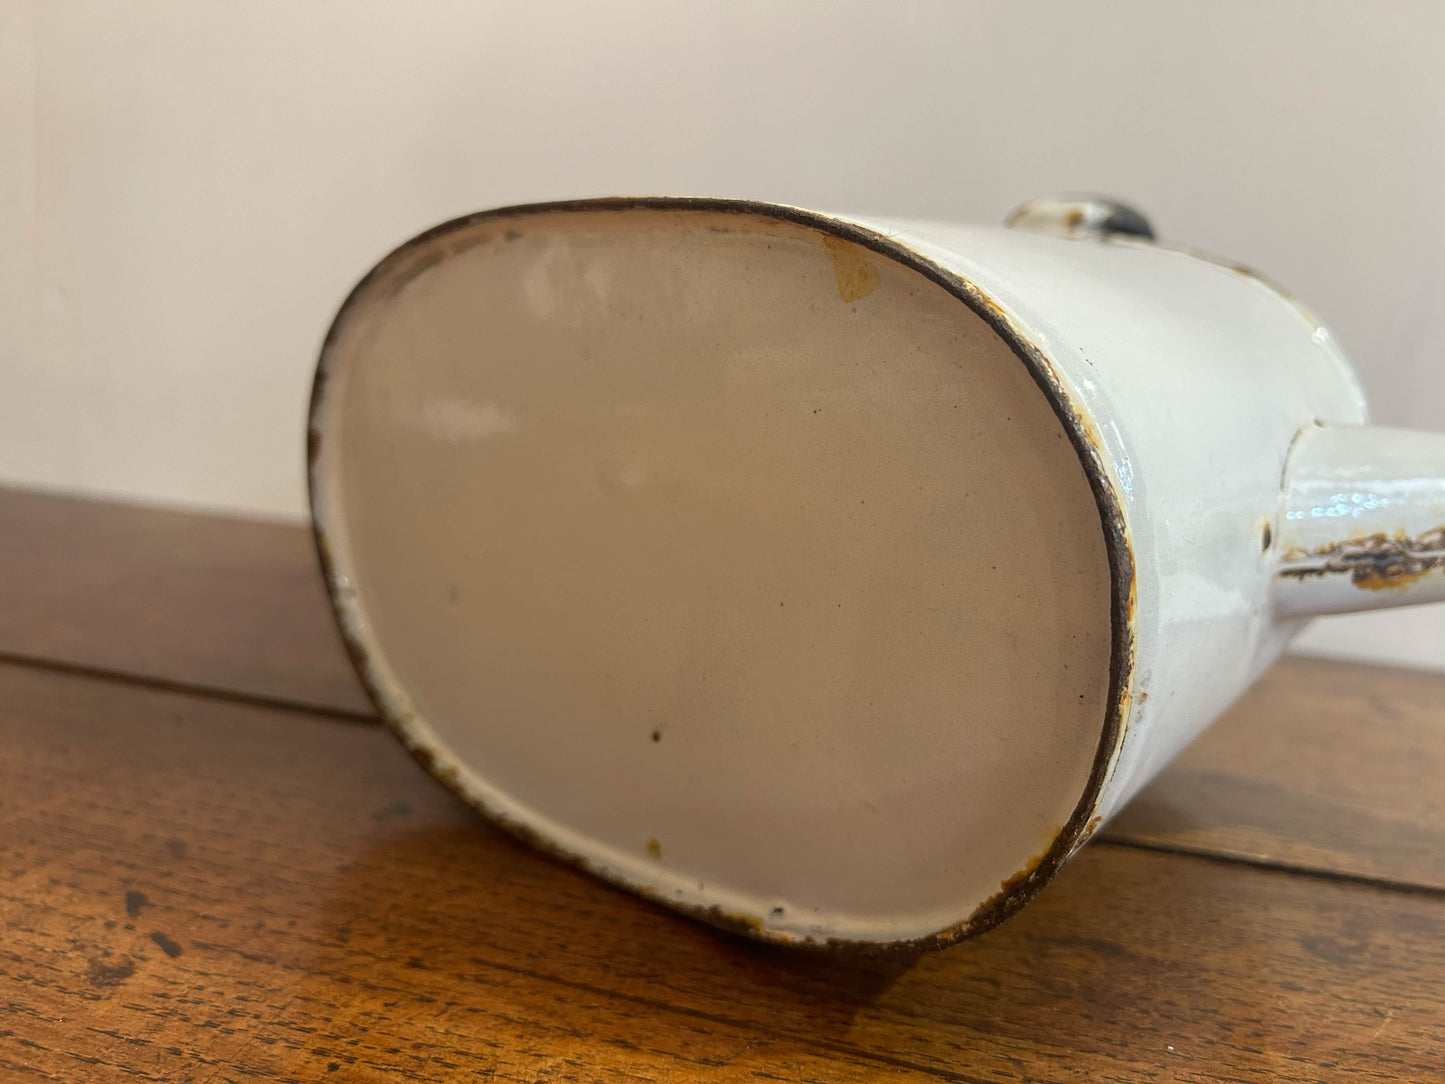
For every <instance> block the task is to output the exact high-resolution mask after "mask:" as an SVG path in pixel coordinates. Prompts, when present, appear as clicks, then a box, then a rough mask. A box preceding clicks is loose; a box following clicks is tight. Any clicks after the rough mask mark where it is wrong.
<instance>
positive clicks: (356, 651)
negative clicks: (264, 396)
mask: <svg viewBox="0 0 1445 1084" xmlns="http://www.w3.org/2000/svg"><path fill="white" fill-rule="evenodd" d="M645 210H656V211H695V212H700V213H708V214H736V215H755V216H758V217H762V218H768V219H773V220H775V221H782V222H790V223H793V224H794V225H798V226H803V227H805V228H807V229H812V230H816V231H818V232H819V233H822V234H826V235H829V236H833V237H838V238H841V239H843V240H845V241H849V242H851V243H852V244H855V245H858V246H859V247H860V248H866V249H869V250H871V251H873V252H876V253H878V254H879V255H880V256H884V257H886V258H887V259H890V260H893V261H894V262H895V263H899V264H902V265H903V266H904V267H907V268H909V269H910V270H913V271H915V272H917V273H918V274H920V275H922V276H923V277H924V278H926V279H928V280H929V281H931V282H933V283H935V284H937V285H938V286H940V287H942V288H943V289H944V290H946V291H947V292H948V293H950V294H951V295H953V296H954V297H956V298H958V300H960V301H962V302H963V303H964V304H965V305H967V306H968V307H969V308H970V309H971V310H972V311H973V312H974V313H975V314H976V315H978V316H979V317H980V318H981V319H982V320H983V321H984V322H985V323H987V324H988V325H989V327H991V328H992V329H993V330H994V332H995V333H997V334H998V335H999V337H1000V338H1002V339H1003V340H1004V342H1006V343H1007V344H1008V345H1009V348H1010V349H1011V350H1012V351H1013V352H1014V354H1015V356H1016V357H1018V359H1019V360H1020V361H1021V362H1023V364H1024V366H1025V367H1026V368H1027V369H1028V371H1029V373H1030V375H1031V376H1032V377H1033V379H1034V383H1036V384H1037V385H1038V386H1039V389H1040V390H1041V391H1042V392H1043V393H1044V395H1045V396H1046V397H1047V398H1048V400H1049V403H1050V405H1051V406H1052V407H1053V410H1054V414H1055V415H1056V416H1057V417H1058V419H1059V421H1060V422H1061V423H1062V424H1063V426H1064V430H1065V432H1067V433H1068V435H1069V440H1070V442H1071V443H1072V444H1073V446H1074V451H1075V452H1076V453H1077V455H1078V457H1079V462H1080V464H1081V465H1082V466H1083V468H1084V474H1085V476H1086V477H1087V478H1088V480H1089V487H1090V489H1091V490H1092V491H1093V494H1094V501H1095V503H1096V505H1097V506H1098V509H1099V518H1100V525H1101V527H1102V528H1103V533H1104V542H1105V548H1106V549H1107V551H1108V555H1109V574H1110V580H1111V590H1110V598H1111V604H1110V611H1111V624H1112V630H1111V631H1112V636H1111V650H1110V660H1109V697H1108V706H1107V709H1106V713H1105V718H1104V725H1103V730H1102V733H1101V734H1100V737H1099V744H1098V747H1097V748H1096V750H1095V753H1094V762H1093V766H1092V768H1091V769H1090V772H1089V779H1088V783H1087V784H1086V786H1085V788H1084V793H1083V795H1082V796H1081V797H1080V799H1079V802H1078V804H1077V805H1076V806H1075V807H1074V811H1073V813H1072V815H1071V816H1070V817H1069V820H1068V821H1067V823H1065V824H1064V826H1063V828H1061V829H1060V831H1059V833H1058V835H1057V836H1055V838H1054V841H1053V843H1052V845H1051V846H1050V847H1049V848H1048V849H1047V850H1046V851H1045V852H1043V854H1041V855H1040V856H1039V857H1038V858H1037V859H1036V860H1035V861H1034V862H1033V864H1032V865H1030V866H1027V867H1025V868H1023V869H1021V870H1019V871H1018V872H1017V873H1016V874H1014V875H1013V876H1012V877H1010V878H1008V879H1007V880H1005V881H1003V882H1002V883H1001V884H1000V886H999V891H998V893H996V894H995V895H994V896H993V897H991V898H990V899H988V900H986V901H985V902H984V903H983V904H982V905H980V906H979V907H978V908H977V909H976V910H975V911H974V912H973V914H972V915H970V916H969V917H968V918H966V919H964V920H962V921H960V922H958V923H955V924H954V925H952V926H949V927H946V928H944V929H942V930H939V931H938V932H936V933H932V934H928V935H926V936H924V937H918V938H913V939H911V940H908V941H891V942H876V941H862V940H852V939H846V938H829V939H826V940H822V941H819V940H814V939H812V938H807V939H802V940H800V939H797V938H793V937H785V936H778V935H774V934H771V933H769V932H768V931H767V930H766V929H765V928H764V927H763V925H762V921H761V920H760V919H758V918H756V917H754V916H751V915H733V914H729V913H727V912H724V911H722V910H721V909H720V908H718V907H716V906H713V907H700V906H691V905H686V904H679V903H677V902H676V901H672V900H668V899H665V898H662V897H661V896H655V895H649V894H648V893H646V892H641V894H642V895H644V896H647V897H648V898H651V899H655V900H656V901H657V902H659V903H662V904H665V905H666V906H667V907H669V908H671V909H673V910H678V911H682V912H684V913H686V914H689V915H692V916H693V917H695V918H699V919H701V920H702V921H704V922H707V923H710V924H711V925H714V926H718V927H720V928H723V929H726V930H729V931H731V932H735V933H741V934H745V935H747V936H749V937H752V938H755V939H759V940H763V941H769V942H773V943H776V944H781V945H787V946H794V947H804V948H808V947H811V948H825V949H849V950H854V951H859V950H861V951H866V952H880V951H886V952H890V953H892V952H916V951H919V950H924V949H936V948H943V947H946V946H948V945H951V944H954V943H955V942H957V941H961V940H963V939H965V938H968V937H973V936H975V935H977V934H980V933H983V932H984V931H986V930H989V929H992V928H993V927H994V926H997V925H998V924H999V923H1000V922H1002V921H1003V920H1004V919H1006V918H1008V917H1009V916H1010V915H1013V914H1014V913H1015V912H1017V911H1018V910H1019V909H1020V908H1021V907H1023V906H1024V904H1026V903H1028V902H1029V901H1030V900H1031V899H1033V898H1034V896H1036V895H1037V894H1038V893H1039V891H1040V890H1041V889H1042V888H1043V887H1044V886H1045V885H1046V884H1048V883H1049V881H1051V880H1053V878H1054V875H1055V874H1057V873H1058V871H1059V869H1060V868H1061V867H1062V866H1063V864H1064V862H1065V861H1067V860H1068V858H1069V856H1070V855H1071V854H1073V852H1074V851H1076V850H1077V849H1078V848H1079V847H1080V846H1082V845H1083V844H1084V843H1085V842H1086V841H1087V840H1088V838H1089V836H1090V835H1091V834H1092V832H1093V830H1094V828H1095V827H1096V826H1097V824H1098V818H1096V817H1095V816H1094V810H1095V808H1096V807H1097V804H1098V800H1099V797H1100V795H1101V794H1102V792H1103V789H1104V784H1105V782H1106V780H1107V776H1108V770H1109V765H1110V763H1111V762H1112V760H1113V756H1114V753H1115V750H1116V748H1117V746H1118V744H1119V742H1120V741H1121V739H1122V737H1123V734H1124V730H1125V724H1126V721H1127V717H1128V713H1129V707H1130V705H1129V697H1128V688H1129V678H1130V674H1131V672H1132V670H1133V663H1134V616H1135V590H1134V576H1135V568H1134V555H1133V549H1132V546H1131V544H1130V540H1129V531H1128V524H1127V522H1126V520H1125V518H1124V513H1123V507H1122V505H1121V504H1120V502H1119V500H1118V497H1117V494H1116V493H1115V492H1114V489H1113V486H1112V485H1111V484H1110V482H1109V477H1108V473H1107V471H1106V469H1105V463H1106V461H1107V453H1106V451H1105V448H1104V443H1103V440H1102V438H1101V437H1100V435H1099V433H1098V432H1097V430H1096V429H1095V427H1094V426H1093V424H1092V422H1091V421H1089V420H1088V419H1087V418H1085V417H1084V416H1082V415H1081V414H1079V413H1078V412H1077V411H1076V410H1075V409H1074V405H1073V403H1072V402H1070V400H1069V398H1068V395H1067V393H1066V392H1065V390H1064V388H1063V386H1062V384H1061V383H1060V382H1059V379H1058V377H1057V376H1056V374H1055V373H1054V371H1053V367H1052V366H1051V365H1050V364H1049V361H1048V359H1047V358H1046V357H1045V355H1044V353H1043V351H1041V350H1040V349H1039V348H1038V347H1037V346H1036V345H1035V344H1034V343H1032V342H1030V341H1029V340H1028V339H1027V338H1025V337H1024V335H1023V334H1022V333H1021V332H1020V331H1019V330H1018V329H1017V328H1015V327H1014V326H1013V324H1012V323H1011V322H1010V321H1009V319H1008V317H1007V316H1006V315H1005V313H1004V312H1003V310H1002V309H1001V308H1000V307H999V306H998V305H997V303H995V302H994V301H993V299H992V298H990V297H989V296H988V295H987V294H985V293H984V292H983V291H982V290H980V289H979V288H978V287H976V286H975V285H973V283H971V282H969V281H967V280H966V279H964V278H963V277H962V276H960V275H958V274H955V273H954V272H952V271H949V270H947V269H946V268H943V267H940V266H939V265H938V264H936V263H934V262H933V261H932V260H929V259H927V258H925V257H923V256H922V255H920V254H919V253H917V252H915V251H914V250H912V249H910V248H908V247H907V246H906V245H903V244H900V243H899V242H897V241H895V240H893V239H892V238H890V237H887V236H886V235H884V234H881V233H878V232H876V231H874V230H871V229H868V228H866V227H863V226H859V225H855V224H853V223H851V222H847V221H841V220H839V219H835V218H830V217H829V216H827V215H824V214H820V213H817V212H814V211H805V210H802V209H800V208H796V207H787V206H782V205H778V204H772V203H765V202H760V201H756V200H742V199H710V198H695V197H671V196H657V197H638V198H629V197H608V198H601V199H583V200H563V201H558V202H553V203H530V204H518V205H515V206H511V207H498V208H495V209H493V210H488V211H477V212H475V213H473V214H469V215H463V216H462V217H460V218H454V219H451V220H449V221H447V222H443V223H441V224H440V225H437V226H433V227H432V228H431V229H429V230H426V231H424V232H422V233H419V234H417V235H416V236H415V237H413V238H412V239H411V240H409V241H406V242H404V243H403V244H401V245H399V246H397V247H396V248H395V249H393V250H392V251H391V252H390V253H388V254H387V255H386V256H385V257H383V258H382V259H381V260H380V261H379V262H378V263H377V264H376V266H374V267H373V268H372V269H371V270H370V271H368V272H367V273H366V275H364V276H363V277H362V279H361V280H360V281H359V282H358V283H357V284H356V285H355V286H354V287H353V288H352V290H351V292H350V293H349V294H348V295H347V297H346V300H345V301H343V302H342V304H341V307H340V308H339V309H338V310H337V313H336V317H335V318H334V319H333V320H332V322H331V326H330V328H329V329H328V331H327V333H326V338H325V339H324V340H323V342H322V346H321V353H320V358H319V360H318V362H317V366H316V374H315V378H314V380H313V382H312V386H311V400H310V405H309V408H308V410H307V439H306V461H307V471H306V479H307V488H308V493H309V497H310V508H311V513H312V515H311V524H312V536H313V538H314V539H315V542H316V551H317V556H318V558H319V560H320V562H321V568H322V573H323V577H324V580H325V583H326V592H327V596H328V597H329V599H330V600H331V609H332V614H333V616H334V617H335V618H336V620H337V626H338V628H339V631H340V633H341V638H342V642H343V643H344V644H345V646H346V651H347V654H348V655H349V656H350V657H351V661H352V664H353V665H354V667H355V668H356V672H357V674H358V675H359V677H360V678H361V682H362V684H363V685H364V686H365V688H366V691H367V694H368V695H369V696H370V697H371V699H372V701H373V703H375V704H376V707H377V711H378V713H379V714H380V716H381V718H382V719H383V720H384V721H385V723H386V725H387V726H388V727H389V728H390V729H391V730H392V731H393V732H394V733H395V734H396V735H397V737H398V738H400V739H401V741H402V744H403V745H404V746H405V747H406V748H407V750H408V751H409V752H410V753H411V754H412V756H413V757H415V758H416V760H417V761H418V762H419V763H420V764H421V765H422V767H424V768H425V769H426V770H427V771H428V772H429V773H430V774H432V775H433V776H434V777H436V778H437V779H438V780H439V781H440V782H441V783H442V784H443V785H445V786H446V787H447V788H448V789H449V790H451V791H452V792H453V793H455V794H456V795H457V796H458V797H459V798H460V799H462V801H464V802H466V803H467V804H468V805H470V806H472V807H473V808H475V809H478V810H479V811H480V812H481V813H483V814H484V815H485V816H487V817H488V818H489V819H491V820H493V821H494V822H495V823H497V824H498V825H500V826H501V827H502V828H504V829H506V830H507V831H508V832H510V833H512V834H513V835H515V836H518V837H519V838H521V839H523V840H525V841H526V842H528V843H530V844H532V845H533V846H536V847H538V848H539V849H541V850H543V851H545V852H547V853H549V854H551V855H553V856H554V857H557V858H560V859H562V860H563V861H566V862H568V863H570V864H572V865H574V866H578V867H580V868H582V869H584V870H587V871H588V872H589V873H592V874H594V875H595V876H598V877H600V878H602V879H603V880H606V881H609V882H611V883H612V884H615V885H618V886H620V887H622V888H625V889H627V890H628V891H629V892H633V893H639V892H640V891H641V890H640V889H639V887H638V886H637V885H634V884H631V883H630V882H628V881H626V880H625V879H624V878H622V877H619V876H617V875H616V874H613V873H611V872H610V871H608V870H604V869H599V868H597V867H596V866H594V865H593V864H592V863H591V862H589V861H588V860H587V859H586V858H585V857H584V856H582V855H579V854H575V853H572V852H570V851H567V850H564V849H562V848H560V847H558V846H556V845H555V844H553V843H552V842H551V841H550V840H548V839H546V838H544V837H542V836H541V835H540V834H539V833H537V832H536V831H534V830H533V829H531V828H530V827H529V826H527V825H525V824H521V823H518V822H516V821H514V820H512V819H511V818H507V817H501V816H498V815H497V813H496V812H495V811H494V810H490V809H488V808H487V807H486V806H485V804H484V803H482V802H481V801H479V800H478V798H477V797H476V796H475V795H473V794H470V793H468V792H467V790H466V789H465V788H464V787H463V786H462V785H461V783H460V780H458V779H457V778H456V775H455V773H454V772H450V771H440V770H438V766H437V764H436V756H435V753H434V752H433V751H432V750H430V749H427V748H425V747H423V746H421V745H420V744H419V743H418V742H417V741H416V739H415V737H414V735H412V734H410V733H409V732H408V731H407V729H406V726H405V723H404V722H403V721H402V720H399V719H396V718H394V717H393V715H392V713H391V712H390V711H389V710H388V709H387V706H386V703H387V700H386V697H385V695H383V693H382V691H381V690H380V689H379V688H378V687H377V683H376V678H375V672H374V670H373V668H372V666H371V663H370V659H369V657H368V652H367V648H366V647H365V646H364V645H363V644H362V643H361V642H360V641H359V640H358V639H357V637H356V636H355V635H354V633H353V631H352V630H351V629H350V628H349V626H348V623H347V621H346V620H345V619H344V614H343V603H342V600H341V597H340V591H341V588H340V584H339V582H338V571H337V569H336V566H335V562H334V558H333V555H332V553H331V546H330V542H329V540H328V537H327V533H326V530H325V528H324V527H323V526H322V525H321V523H320V521H319V518H318V516H317V508H318V505H319V503H320V491H321V486H320V484H319V482H318V478H317V464H318V461H319V457H320V450H321V440H322V433H321V431H320V425H319V418H318V415H319V413H320V408H321V404H322V402H323V400H324V397H325V386H326V381H327V379H328V377H329V375H330V355H331V350H332V348H333V347H334V345H335V343H336V341H337V339H338V337H339V335H340V332H341V330H342V328H343V327H344V326H345V325H346V323H347V321H348V319H349V318H350V317H351V316H352V314H353V309H355V308H357V306H358V305H359V304H360V303H361V301H362V299H364V297H365V296H366V294H367V293H368V291H369V288H370V287H371V286H373V285H374V284H375V283H377V282H379V281H381V280H382V279H383V278H384V277H385V275H386V274H387V273H389V272H390V271H391V270H392V269H393V268H395V267H396V266H397V265H398V264H400V263H401V262H403V261H404V260H405V259H407V258H408V257H409V256H411V255H412V254H413V253H415V252H417V251H418V250H419V249H421V248H423V247H424V246H426V245H427V244H429V243H430V242H432V241H434V240H436V239H437V238H440V237H444V236H446V235H448V234H450V233H453V232H456V231H459V230H463V229H465V228H467V227H470V226H473V225H476V224H477V223H479V222H486V221H488V220H500V219H505V218H514V217H523V216H537V215H543V214H556V213H576V212H592V211H602V212H607V211H645Z"/></svg>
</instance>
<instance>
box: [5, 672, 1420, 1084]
mask: <svg viewBox="0 0 1445 1084" xmlns="http://www.w3.org/2000/svg"><path fill="white" fill-rule="evenodd" d="M0 741H3V746H0V747H3V749H4V750H5V752H4V756H3V757H0V845H3V850H0V923H3V928H4V937H3V939H0V997H3V1001H4V1003H5V1008H4V1011H3V1014H0V1065H3V1067H4V1075H5V1077H6V1079H15V1080H28V1079H38V1080H45V1079H49V1080H62V1081H78V1080H91V1079H96V1080H100V1079H105V1080H110V1079H124V1078H127V1077H136V1078H139V1079H150V1080H168V1081H210V1080H214V1081H242V1080H249V1079H258V1078H259V1079H267V1080H282V1081H303V1080H304V1081H310V1080H336V1079H342V1080H364V1081H370V1080H416V1081H433V1080H437V1081H440V1080H454V1079H472V1078H477V1079H499V1080H515V1081H524V1080H525V1081H536V1080H559V1081H560V1080H603V1079H606V1080H612V1079H619V1080H627V1079H636V1080H683V1079H686V1080H692V1079H707V1080H714V1079H715V1080H742V1079H754V1078H761V1079H784V1080H827V1081H834V1080H854V1079H868V1080H873V1079H894V1078H898V1079H920V1080H926V1079H946V1080H956V1081H985V1080H990V1081H993V1080H1058V1081H1101V1080H1117V1081H1131V1082H1133V1081H1156V1080H1157V1081H1174V1080H1179V1081H1225V1080H1229V1081H1265V1080H1271V1081H1272V1080H1283V1081H1319V1080H1346V1079H1349V1080H1357V1079H1378V1080H1418V1081H1434V1080H1442V1079H1445V993H1442V990H1445V900H1442V898H1441V895H1440V894H1438V893H1433V892H1429V891H1402V890H1397V889H1391V888H1383V887H1378V886H1373V885H1367V884H1356V883H1345V882H1339V881H1330V880H1325V879H1320V878H1314V877H1305V876H1299V875H1294V874H1289V873H1283V872H1275V871H1265V870H1260V869H1255V868H1250V867H1247V866H1241V865H1238V864H1232V863H1227V862H1219V861H1212V860H1202V859H1198V858H1194V857H1189V856H1180V855H1173V854H1163V853H1154V852H1148V851H1143V850H1139V849H1136V848H1133V847H1118V846H1109V845H1094V846H1091V847H1090V848H1088V849H1087V850H1086V851H1085V852H1084V853H1083V854H1081V855H1080V856H1079V857H1078V858H1077V859H1076V860H1075V862H1074V863H1073V864H1071V866H1070V867H1069V868H1068V869H1066V870H1065V872H1064V873H1063V874H1062V875H1061V876H1060V878H1059V879H1058V880H1057V881H1056V882H1055V884H1054V885H1053V886H1051V887H1050V888H1049V889H1048V890H1046V891H1045V893H1044V894H1043V895H1042V896H1041V897H1040V898H1039V900H1038V901H1036V903H1035V904H1034V905H1033V906H1031V907H1030V908H1029V909H1028V910H1027V911H1025V912H1024V913H1023V914H1021V915H1020V916H1018V917H1017V918H1015V919H1014V920H1012V921H1010V922H1009V923H1007V924H1006V925H1004V926H1003V927H1001V928H999V929H998V930H996V931H994V932H992V933H990V934H989V935H986V936H985V937H983V938H981V939H979V940H977V941H974V942H969V943H966V944H963V945H960V946H956V947H955V948H953V949H949V950H947V951H944V952H941V953H936V954H931V955H925V956H922V957H884V958H854V959H839V958H830V957H819V956H812V955H807V954H799V953H796V952H787V951H782V950H777V949H769V948H765V947H761V946H754V945H751V944H745V943H742V942H739V941H736V940H734V939H732V938H729V937H727V936H724V935H719V934H716V933H714V932H712V931H710V930H707V929H705V928H703V927H701V926H698V925H697V924H695V923H693V922H690V921H688V920H686V919H682V918H679V917H677V916H674V915H672V914H670V913H667V912H665V911H662V910H660V909H658V908H656V907H654V906H652V905H650V904H647V903H646V902H644V901H641V900H638V899H635V898H633V897H631V896H628V895H626V894H623V893H619V892H616V891H613V890H611V889H608V888H606V887H605V886H603V885H600V884H599V883H597V882H595V881H593V880H592V879H591V878H588V877H586V876H583V875H581V874H577V873H574V872H573V871H571V870H569V869H567V868H565V867H562V866H560V865H558V864H556V863H554V862H552V861H550V860H548V859H546V858H544V857H542V856H540V855H538V854H535V853H533V852H532V851H531V850H529V849H527V848H525V847H523V846H521V845H519V844H516V843H513V842H512V841H510V840H509V839H507V838H505V837H503V836H501V835H500V834H499V833H497V832H495V831H494V830H492V829H490V828H489V827H487V826H486V825H485V824H483V823H481V822H480V821H479V820H478V819H477V818H476V817H474V816H473V815H472V814H471V813H470V812H469V811H467V810H466V809H464V808H462V807H461V806H460V805H459V804H457V803H456V802H455V801H454V800H452V799H451V798H450V797H449V796H448V795H446V794H445V793H444V792H442V791H441V789H440V788H438V787H437V786H435V785H434V784H433V783H432V781H431V780H430V779H428V778H427V777H425V776H424V775H423V774H422V773H421V772H420V771H419V769H417V768H416V767H415V766H414V765H412V764H411V762H410V761H408V760H407V759H406V758H405V757H404V755H403V754H402V753H401V751H400V749H399V748H398V746H397V745H396V744H395V742H394V741H393V740H392V739H391V738H390V736H389V735H388V734H387V733H386V732H384V731H383V730H381V729H380V728H377V727H370V726H356V725H354V724H351V723H348V722H344V721H336V720H331V719H326V718H321V717H316V716H312V715H306V714H302V713H297V712H288V711H281V710H274V709H268V708H261V707H255V706H249V705H245V704H240V703H235V702H226V701H219V700H214V699H206V698H202V697H197V696H192V695H187V694H182V693H177V692H167V691H160V690H156V689H147V688H140V687H127V686H125V685H121V684H117V683H115V682H109V681H102V680H97V679H92V678H85V677H80V676H75V675H61V674H55V673H47V672H42V671H37V670H33V669H27V668H23V667H15V666H0Z"/></svg>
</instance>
